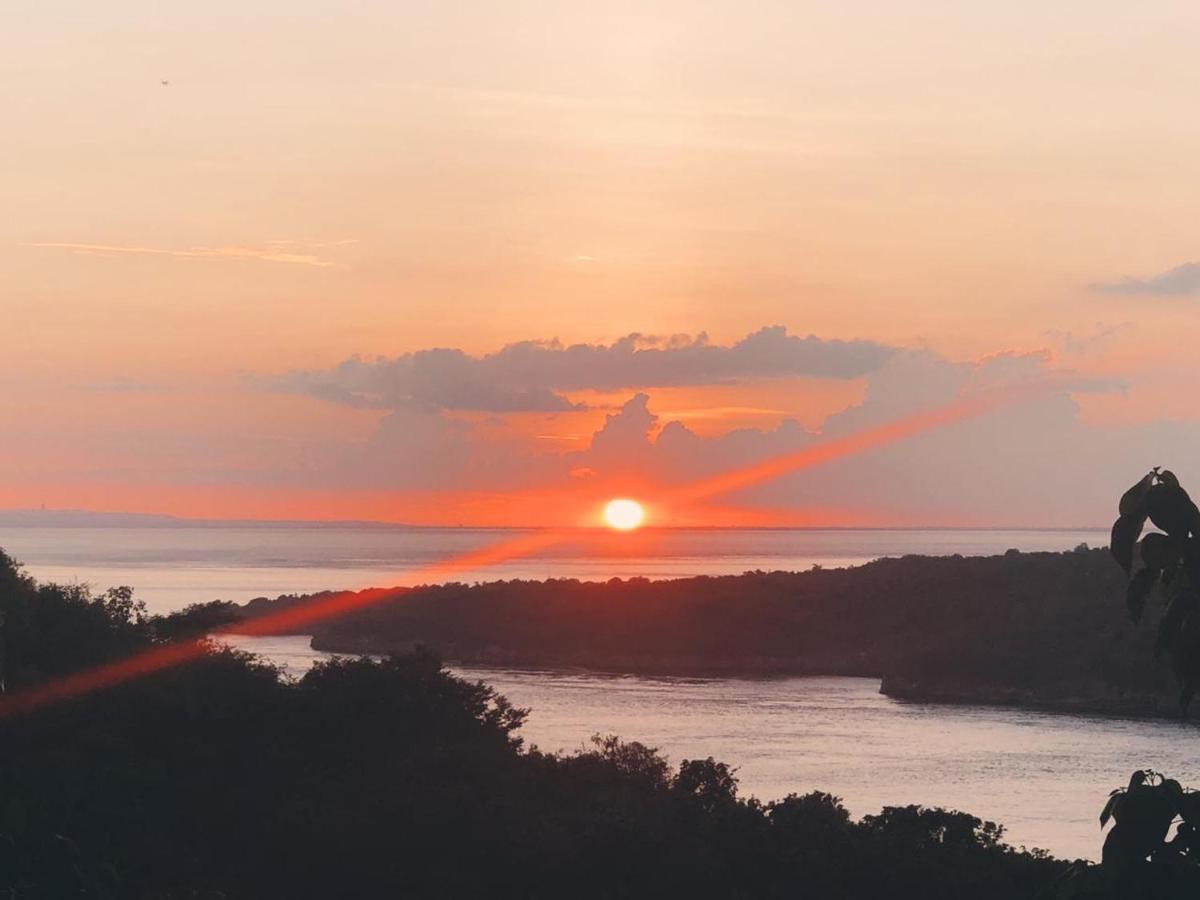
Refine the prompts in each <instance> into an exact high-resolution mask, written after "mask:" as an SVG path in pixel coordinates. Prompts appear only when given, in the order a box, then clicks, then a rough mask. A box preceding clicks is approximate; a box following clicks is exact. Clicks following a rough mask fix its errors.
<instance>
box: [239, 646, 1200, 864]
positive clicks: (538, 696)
mask: <svg viewBox="0 0 1200 900" xmlns="http://www.w3.org/2000/svg"><path fill="white" fill-rule="evenodd" d="M229 640H230V642H231V643H234V644H235V645H236V646H239V647H241V648H243V649H246V650H250V651H253V652H256V653H259V654H261V655H262V656H264V657H266V658H268V659H271V660H273V661H275V662H276V663H277V664H279V665H280V666H282V667H283V668H284V669H285V671H287V672H289V673H290V674H293V675H299V674H302V673H303V672H304V671H306V670H307V669H308V668H309V667H310V666H311V665H312V664H313V662H314V661H316V660H318V659H321V658H324V657H326V656H328V654H324V653H319V652H317V651H314V650H312V649H310V648H309V646H308V639H307V638H306V637H303V636H290V637H272V638H251V637H244V636H239V637H236V638H230V639H229ZM454 671H455V672H456V673H457V674H458V675H461V676H463V677H464V678H469V679H471V680H481V681H485V682H487V683H488V684H491V685H492V686H494V687H495V688H496V689H497V690H498V691H500V693H502V694H504V695H505V696H506V697H508V698H509V699H510V700H512V701H513V702H514V703H515V704H517V705H518V706H522V707H527V708H528V709H529V710H530V712H529V718H528V720H527V721H526V724H525V725H524V727H523V728H522V730H521V732H520V733H521V734H522V735H523V736H524V738H525V740H526V742H527V743H530V744H536V745H537V746H538V747H540V748H541V749H542V750H546V751H555V750H564V751H567V752H571V751H574V750H578V749H580V748H581V747H587V746H588V745H589V742H590V740H591V737H592V735H594V734H600V735H607V734H616V735H619V736H621V737H622V738H624V739H626V740H635V739H636V740H640V741H641V742H642V743H645V744H648V745H650V746H653V747H657V748H659V750H661V751H662V752H664V753H665V754H666V755H667V756H668V757H669V759H670V761H671V762H672V763H673V764H674V765H678V764H679V763H680V762H681V761H682V760H684V759H696V758H704V757H707V756H712V757H714V758H715V759H718V760H721V761H723V762H726V763H728V764H729V765H731V766H736V767H737V770H738V771H737V777H738V779H739V780H740V785H739V788H740V792H741V794H742V795H743V796H750V795H753V796H755V797H758V798H759V799H761V800H764V801H766V800H775V799H779V798H781V797H785V796H787V795H788V794H790V793H800V794H802V793H806V792H808V791H812V790H822V791H827V792H829V793H832V794H835V795H837V796H839V797H841V798H842V799H843V801H844V803H845V805H846V808H847V809H848V810H849V811H850V813H851V814H852V815H853V816H855V817H856V818H857V817H859V816H863V815H867V814H870V813H877V812H879V810H880V809H881V808H882V807H884V806H898V805H905V804H909V803H919V804H922V805H924V806H943V807H946V808H949V809H960V810H963V811H965V812H969V813H971V814H973V815H976V816H979V817H980V818H982V819H987V820H991V821H994V822H998V823H1000V824H1002V825H1004V826H1005V827H1006V829H1007V831H1006V835H1005V839H1006V840H1007V841H1008V842H1009V843H1011V844H1013V845H1014V846H1021V845H1024V846H1026V847H1029V848H1033V847H1040V848H1042V849H1045V850H1049V851H1050V852H1052V853H1053V854H1054V855H1056V856H1059V857H1063V858H1067V859H1076V858H1083V859H1093V860H1095V859H1099V855H1100V846H1101V841H1102V838H1103V835H1102V833H1101V831H1100V822H1099V818H1098V816H1099V814H1100V809H1101V808H1102V807H1103V806H1104V803H1105V802H1106V801H1107V799H1108V792H1109V791H1110V790H1112V789H1113V788H1116V787H1122V786H1124V785H1125V784H1127V783H1128V781H1129V775H1130V773H1131V772H1133V771H1134V770H1135V769H1142V768H1147V767H1150V766H1153V767H1155V768H1157V769H1160V770H1162V771H1165V772H1167V773H1169V774H1171V775H1172V776H1174V777H1176V778H1178V779H1179V780H1180V781H1182V782H1183V783H1184V784H1185V785H1186V784H1192V785H1200V756H1198V755H1197V753H1196V747H1197V742H1198V741H1200V730H1197V728H1196V726H1195V725H1194V724H1187V723H1178V722H1169V721H1135V720H1129V719H1111V718H1103V717H1099V716H1077V715H1061V714H1054V713H1044V712H1035V711H1029V710H1019V709H1007V708H995V707H984V706H942V705H936V704H925V703H902V702H900V701H897V700H892V699H890V698H888V697H885V696H883V695H882V694H880V693H879V681H878V680H877V679H873V678H772V679H741V678H717V679H691V678H689V679H680V678H644V677H635V676H612V675H601V674H595V673H588V672H579V671H517V670H512V669H479V668H461V667H456V668H455V669H454Z"/></svg>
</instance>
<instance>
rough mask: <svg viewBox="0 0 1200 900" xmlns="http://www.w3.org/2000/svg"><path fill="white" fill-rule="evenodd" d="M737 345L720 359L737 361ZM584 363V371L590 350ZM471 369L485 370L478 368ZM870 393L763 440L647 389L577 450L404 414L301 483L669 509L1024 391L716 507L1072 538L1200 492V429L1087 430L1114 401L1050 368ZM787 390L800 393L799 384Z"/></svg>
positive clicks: (960, 371)
mask: <svg viewBox="0 0 1200 900" xmlns="http://www.w3.org/2000/svg"><path fill="white" fill-rule="evenodd" d="M618 343H620V342H618ZM633 343H634V344H636V345H638V346H650V347H652V348H657V349H658V350H660V351H663V352H664V355H665V358H666V359H668V360H671V359H672V357H671V355H670V353H666V352H665V351H666V349H667V348H672V347H674V348H677V349H678V348H681V349H683V350H685V351H688V352H690V349H691V348H692V347H694V346H697V345H698V346H706V345H705V344H703V343H702V342H701V343H699V344H698V343H697V339H695V338H686V339H685V338H667V339H663V340H659V341H654V342H647V341H646V339H637V340H636V341H633ZM741 343H742V342H739V344H735V345H731V346H730V347H725V348H720V349H723V350H725V351H730V350H732V348H733V347H736V346H739V345H740V344H741ZM613 346H615V345H613ZM603 349H608V348H607V347H606V348H603ZM554 352H556V353H565V352H567V351H566V348H563V349H561V350H558V351H554ZM582 356H583V357H584V358H585V359H587V360H591V359H592V358H593V355H592V351H591V349H589V350H588V351H587V352H586V353H584V354H582ZM599 356H600V357H601V358H603V352H601V353H600V354H599ZM656 358H657V359H660V360H661V359H662V358H663V357H662V356H659V357H656ZM722 358H724V357H722ZM468 359H473V360H475V363H478V358H471V357H468ZM443 362H444V360H443ZM475 363H472V365H474V364H475ZM455 364H458V363H455ZM361 365H363V366H366V372H367V374H368V378H374V377H375V376H377V375H378V370H376V369H375V368H374V367H372V366H371V365H370V364H361ZM656 365H664V366H665V364H664V363H656ZM503 371H509V370H503ZM536 371H537V372H538V373H539V374H544V370H543V369H536ZM599 371H604V370H603V369H601V370H599ZM667 371H668V372H669V373H670V374H672V375H677V374H678V371H677V370H676V369H671V368H669V367H668V368H667ZM737 371H742V370H737ZM756 371H762V370H761V369H759V370H756ZM771 371H774V369H771ZM354 373H358V370H357V369H355V370H354ZM352 374H353V373H352ZM359 374H361V373H359ZM406 377H407V376H406ZM594 377H595V373H594V372H593V378H594ZM865 377H866V382H867V384H866V390H865V393H864V395H863V398H862V400H861V401H860V402H858V403H855V404H852V405H850V406H849V407H847V408H846V409H844V410H841V411H839V412H835V413H833V414H831V415H829V416H828V417H826V419H825V420H824V421H823V422H822V423H821V424H820V426H819V427H817V428H814V429H809V428H806V427H804V426H803V425H802V424H800V423H799V422H797V421H794V420H792V419H786V418H785V419H782V420H778V421H777V422H776V423H775V424H774V425H773V426H770V427H757V428H738V429H734V430H731V431H728V432H725V433H723V434H708V433H706V434H700V433H697V432H695V431H693V430H691V429H690V428H689V427H688V426H687V424H686V423H684V422H680V421H678V420H671V419H669V418H668V417H666V416H661V415H660V411H659V410H658V409H656V407H655V404H654V391H653V389H647V390H644V391H637V392H633V391H631V392H630V395H629V398H628V400H627V401H626V402H625V403H624V404H623V405H622V406H621V407H620V408H619V409H617V410H615V411H613V412H612V413H611V414H610V415H608V417H607V418H606V420H605V421H604V423H603V425H602V427H600V428H599V429H598V430H597V431H596V432H595V433H594V434H593V435H592V436H591V439H590V441H588V442H587V443H586V445H585V446H583V447H582V448H578V449H575V448H566V447H563V446H562V445H561V444H560V443H559V442H556V441H546V440H540V439H538V438H537V437H535V436H532V435H528V434H525V433H523V432H522V431H521V430H520V429H513V430H506V429H505V428H504V427H503V422H500V423H497V422H491V423H488V424H486V425H485V424H484V423H480V422H471V421H469V420H466V419H464V418H462V417H458V416H455V415H454V414H453V413H452V412H448V411H446V410H444V409H438V408H435V407H433V406H429V407H426V408H417V407H412V406H410V407H404V406H400V407H397V408H395V409H391V410H389V411H387V412H386V413H385V414H384V415H383V416H382V417H381V420H380V425H379V427H378V429H377V430H376V432H375V433H374V434H373V435H372V436H371V437H370V439H369V440H367V441H366V442H365V443H357V444H356V445H354V446H348V447H346V448H345V449H346V452H345V453H344V454H342V455H340V456H339V457H337V458H336V459H327V460H326V465H325V466H324V467H322V468H319V469H318V468H308V469H306V470H305V471H304V472H303V473H301V474H302V478H303V483H304V484H305V485H308V486H311V485H313V484H323V485H327V486H330V487H335V488H345V487H354V488H360V489H372V488H395V489H413V490H433V491H439V490H450V491H476V492H483V493H486V494H493V493H501V494H504V495H506V496H521V495H522V494H524V493H527V492H528V493H530V494H531V495H532V494H537V493H541V492H549V494H550V495H552V496H559V494H558V493H557V492H561V497H562V498H571V497H577V496H579V492H580V491H582V492H583V493H584V494H585V495H586V496H593V495H600V496H603V495H606V494H609V493H611V494H613V495H616V494H618V493H625V492H628V491H637V490H645V491H646V496H647V497H648V498H649V499H653V495H654V493H655V492H656V491H659V490H661V491H664V492H667V493H669V492H670V489H671V488H672V487H673V486H679V485H686V484H689V483H694V482H695V481H696V480H699V479H706V478H709V477H711V476H714V475H719V474H722V473H726V472H729V471H731V470H735V469H738V468H740V467H743V466H747V465H754V464H757V463H760V462H762V461H764V460H767V459H772V458H775V457H778V456H780V455H783V454H790V453H794V452H796V451H798V450H802V449H804V448H806V447H809V446H812V445H813V444H815V443H817V442H820V441H824V440H828V439H835V438H838V437H841V436H844V435H847V434H850V433H854V432H858V431H861V430H863V429H870V428H873V427H876V426H878V425H880V424H883V423H886V422H889V421H893V420H895V419H897V418H901V417H904V416H907V415H910V414H913V413H916V412H919V411H925V410H929V409H933V408H937V407H941V406H944V405H946V404H950V403H954V402H957V401H959V400H961V399H963V398H965V397H969V396H971V395H972V393H973V392H977V391H983V390H991V389H994V388H997V387H1003V386H1025V385H1029V384H1031V383H1032V384H1038V385H1041V386H1042V388H1041V389H1040V390H1038V391H1036V392H1026V391H1022V392H1020V395H1021V397H1022V398H1023V399H1021V400H1020V401H1019V402H1014V403H1012V404H1009V405H1007V406H1003V407H1001V408H996V409H992V410H990V411H988V412H986V413H984V414H982V415H979V416H975V417H971V418H967V419H964V420H962V421H957V422H954V423H952V424H948V425H945V426H943V427H940V428H937V429H933V430H930V431H927V432H922V433H919V434H915V435H912V436H909V437H907V438H904V439H902V440H897V441H895V442H893V443H889V444H887V445H884V446H880V447H876V448H874V449H871V450H869V451H867V452H865V453H861V454H857V455H854V456H849V457H846V458H843V459H837V460H832V461H829V462H827V463H825V464H823V465H821V466H818V467H815V468H813V469H809V470H803V471H795V472H791V473H789V474H785V475H784V476H782V477H780V478H777V479H775V480H772V481H769V482H764V483H761V484H757V485H754V486H752V487H748V488H744V489H741V490H739V491H738V492H737V493H734V494H730V495H729V496H724V497H719V498H714V501H713V502H715V503H717V504H718V505H725V504H727V505H730V506H733V507H737V508H739V509H745V510H753V511H756V512H757V513H758V514H761V515H762V516H764V517H765V518H766V520H768V521H790V522H800V521H803V522H809V523H814V524H815V523H820V522H823V521H830V519H829V518H828V516H831V515H832V516H834V517H835V518H834V519H833V520H832V521H837V522H841V523H847V522H859V523H875V524H895V525H905V524H907V525H937V524H950V525H972V524H975V525H979V524H983V525H1006V524H1007V525H1033V526H1045V527H1067V526H1076V525H1103V524H1105V520H1106V519H1108V518H1110V516H1111V515H1112V514H1113V512H1114V509H1113V507H1114V504H1115V497H1116V495H1117V493H1119V491H1120V490H1121V489H1122V488H1123V486H1124V485H1125V484H1126V482H1131V480H1132V479H1135V478H1136V477H1137V476H1138V475H1139V474H1140V473H1141V472H1144V471H1146V470H1148V469H1149V468H1150V467H1151V466H1153V465H1159V464H1166V465H1169V466H1171V467H1172V468H1173V469H1175V470H1176V471H1178V472H1179V473H1180V475H1181V476H1182V477H1184V478H1185V480H1187V481H1195V480H1197V479H1200V472H1197V473H1194V474H1193V475H1192V476H1189V475H1188V473H1187V471H1186V465H1187V463H1186V461H1187V460H1188V459H1191V458H1196V457H1200V423H1198V422H1170V421H1160V422H1151V423H1145V422H1142V423H1140V424H1138V425H1136V426H1133V425H1123V424H1119V425H1098V424H1092V423H1090V422H1087V421H1084V420H1082V419H1081V418H1080V416H1079V410H1078V406H1077V404H1076V401H1075V397H1076V396H1077V395H1078V394H1079V393H1080V392H1083V391H1107V390H1114V389H1116V388H1117V387H1118V386H1117V385H1115V384H1111V383H1107V382H1098V381H1090V380H1087V379H1082V378H1080V377H1078V376H1075V375H1073V374H1072V373H1071V372H1069V371H1064V370H1062V369H1061V368H1058V367H1057V366H1056V364H1055V362H1054V360H1053V359H1052V358H1051V357H1050V355H1049V354H1046V353H1016V352H1001V353H997V354H994V355H992V356H988V357H985V358H983V359H979V360H973V361H954V360H947V359H945V358H944V357H940V356H938V355H936V354H934V353H930V352H927V351H893V352H891V354H890V355H889V356H888V357H887V359H886V361H885V362H883V363H882V364H881V365H879V366H878V367H876V368H875V369H874V371H872V372H870V373H869V374H867V375H866V376H865ZM572 383H576V382H572ZM405 384H409V382H405ZM509 386H511V384H510V385H509ZM342 387H343V389H345V390H347V391H348V392H349V395H350V396H351V397H353V396H355V393H356V391H358V390H361V389H362V386H361V385H358V384H356V383H354V381H353V379H350V380H349V381H348V382H347V383H345V384H343V385H342ZM471 389H472V390H474V387H473V386H472V387H471ZM796 389H797V391H803V390H804V389H805V386H804V385H803V384H802V383H797V387H796ZM746 390H747V391H748V392H753V390H754V386H753V385H752V384H748V385H747V387H746ZM500 418H501V419H503V416H502V414H500ZM571 509H572V507H570V503H569V502H566V500H565V499H564V502H563V504H562V509H561V510H559V509H558V508H556V507H555V508H548V509H547V513H546V515H547V517H548V518H547V521H551V520H552V519H553V516H555V515H559V514H561V515H567V514H568V513H569V512H570V510H571ZM522 514H523V515H527V514H528V512H527V511H526V512H525V513H522ZM837 516H841V518H840V519H839V518H836V517H837ZM772 517H778V518H777V519H775V518H772Z"/></svg>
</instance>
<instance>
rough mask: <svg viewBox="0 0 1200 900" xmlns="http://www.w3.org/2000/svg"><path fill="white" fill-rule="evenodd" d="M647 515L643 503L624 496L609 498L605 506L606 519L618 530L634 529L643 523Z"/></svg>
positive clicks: (609, 524) (610, 525)
mask: <svg viewBox="0 0 1200 900" xmlns="http://www.w3.org/2000/svg"><path fill="white" fill-rule="evenodd" d="M645 517H646V511H645V510H644V509H642V504H640V503H638V502H637V501H636V500H627V499H625V498H624V497H618V498H617V499H616V500H609V501H608V505H607V506H606V507H604V521H605V522H606V523H608V526H609V527H610V528H615V529H617V531H632V530H633V529H634V528H637V527H638V526H639V525H641V524H642V519H644V518H645Z"/></svg>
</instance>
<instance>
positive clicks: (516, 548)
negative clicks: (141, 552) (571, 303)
mask: <svg viewBox="0 0 1200 900" xmlns="http://www.w3.org/2000/svg"><path fill="white" fill-rule="evenodd" d="M565 536H566V532H564V531H562V530H557V531H536V532H533V533H530V534H522V535H519V536H517V537H515V538H512V539H511V540H506V541H500V542H498V543H495V544H491V545H489V546H487V547H481V548H480V549H478V550H469V551H467V552H465V553H462V554H459V555H458V556H453V557H450V558H449V559H445V560H441V561H439V562H436V563H431V564H430V565H427V566H422V567H420V568H416V569H411V570H409V572H408V573H407V576H408V577H407V578H406V579H405V580H406V581H409V582H410V583H413V584H422V583H424V584H429V583H433V582H438V581H444V580H446V579H447V578H448V577H449V576H451V575H454V574H456V573H458V572H464V571H469V570H471V569H476V568H482V567H484V566H489V565H492V564H493V563H497V562H500V561H502V560H505V559H511V558H514V557H518V556H524V555H526V554H528V553H533V552H535V551H537V550H540V549H541V548H543V547H547V546H549V545H551V544H554V543H557V542H558V541H561V540H562V539H563V538H564V537H565ZM396 594H397V589H396V588H371V589H369V590H365V591H341V592H339V593H336V594H333V595H332V596H329V597H323V598H321V599H320V600H315V601H312V602H310V603H306V604H304V605H303V606H295V607H292V608H291V609H285V610H280V611H279V612H276V613H269V614H267V615H265V616H259V617H258V618H256V619H251V620H249V621H247V622H240V623H237V624H236V625H231V626H228V627H226V628H222V629H218V630H217V632H215V633H216V634H222V633H226V634H232V633H236V634H251V635H262V634H277V633H279V632H285V631H286V630H287V629H290V628H299V627H301V626H304V625H309V624H311V623H313V622H317V621H320V620H322V619H328V618H331V617H333V616H339V615H342V614H344V613H347V612H350V611H352V610H355V609H361V608H363V607H365V606H370V605H372V604H374V603H379V602H380V601H382V600H386V599H388V598H391V597H395V596H396ZM209 646H210V645H209V642H208V641H207V639H205V638H193V639H190V640H184V641H178V642H175V643H171V644H166V645H164V646H160V647H155V648H153V649H151V650H146V651H144V652H142V653H138V654H136V655H134V656H131V657H128V658H126V659H121V660H117V661H115V662H111V663H105V664H104V665H100V666H96V667H94V668H91V669H85V670H84V671H82V672H75V673H72V674H70V675H64V676H62V677H59V678H54V679H51V680H50V681H47V682H45V683H43V684H40V685H36V686H34V687H30V688H25V689H24V690H20V691H17V692H14V693H12V694H6V695H3V696H0V719H5V718H9V717H12V716H18V715H22V714H24V713H28V712H31V711H33V710H35V709H38V708H39V707H42V706H46V705H47V704H50V703H54V702H57V701H59V700H65V699H67V698H68V697H77V696H80V695H82V694H89V693H92V692H93V691H98V690H102V689H104V688H110V687H115V686H116V685H118V684H122V683H123V682H126V681H130V680H131V679H134V678H138V677H140V676H142V675H149V674H150V673H152V672H157V671H159V670H160V669H166V668H169V667H171V666H176V665H180V664H182V663H186V662H190V661H191V660H194V659H197V658H199V657H201V656H203V655H204V654H205V653H206V652H207V651H208V649H209Z"/></svg>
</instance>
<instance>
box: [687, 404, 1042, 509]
mask: <svg viewBox="0 0 1200 900" xmlns="http://www.w3.org/2000/svg"><path fill="white" fill-rule="evenodd" d="M1051 386H1052V385H1051V383H1049V382H1039V383H1030V384H1025V385H1020V386H1014V387H1007V388H992V389H989V390H984V391H979V392H977V393H976V394H973V395H971V396H969V397H965V398H963V399H961V400H958V401H956V402H954V403H950V404H947V405H945V406H939V407H936V408H935V409H930V410H925V411H923V412H919V413H914V414H912V415H909V416H904V417H902V418H899V419H892V420H891V421H889V422H885V423H883V424H882V425H878V426H876V427H874V428H867V429H864V430H862V431H857V432H854V433H853V434H848V435H846V436H844V437H840V438H832V439H830V440H826V441H821V442H820V443H817V444H814V445H812V446H811V447H805V448H804V449H803V450H797V451H796V452H794V453H786V454H784V455H782V456H775V457H771V458H770V459H765V460H762V461H761V462H757V463H751V464H750V465H748V466H744V467H743V468H740V469H733V470H731V471H727V472H722V473H720V474H718V475H714V476H712V477H710V478H705V479H702V480H700V481H696V482H693V483H692V484H689V485H684V486H683V487H681V488H678V489H676V490H674V491H672V492H670V493H668V495H667V497H666V503H667V504H668V506H669V505H670V504H672V503H674V504H687V503H695V502H697V501H700V500H708V499H710V498H712V497H716V496H719V495H721V494H728V493H731V492H733V491H737V490H741V489H742V488H747V487H751V486H752V485H755V484H760V483H761V482H764V481H770V480H772V479H775V478H779V477H780V476H782V475H786V474H788V473H790V472H795V471H798V470H800V469H809V468H812V467H813V466H819V465H821V464H823V463H827V462H832V461H833V460H836V459H841V458H843V457H846V456H852V455H854V454H856V453H864V452H866V451H868V450H873V449H875V448H876V447H882V446H884V445H885V444H890V443H893V442H894V441H898V440H903V439H904V438H908V437H912V436H914V435H917V434H921V433H922V432H926V431H932V430H933V429H935V428H943V427H945V426H947V425H953V424H954V423H956V422H962V421H965V420H967V419H971V418H974V417H976V416H980V415H983V414H984V413H987V412H991V411H992V410H994V409H999V408H1000V407H1002V406H1007V405H1009V404H1012V403H1015V402H1017V401H1018V400H1022V399H1026V398H1029V397H1031V396H1033V395H1035V394H1037V393H1040V392H1042V391H1045V390H1048V389H1049V388H1050V387H1051Z"/></svg>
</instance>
